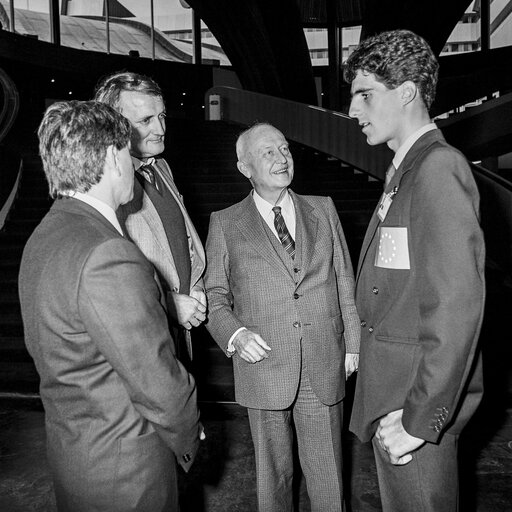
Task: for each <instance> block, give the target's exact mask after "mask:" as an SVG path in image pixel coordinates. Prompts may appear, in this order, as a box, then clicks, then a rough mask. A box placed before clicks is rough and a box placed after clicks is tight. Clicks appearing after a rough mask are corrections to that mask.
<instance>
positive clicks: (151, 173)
mask: <svg viewBox="0 0 512 512" xmlns="http://www.w3.org/2000/svg"><path fill="white" fill-rule="evenodd" d="M140 171H141V172H142V173H143V174H144V177H145V178H146V180H147V181H148V182H149V183H150V184H151V185H152V186H153V187H155V188H156V189H157V190H158V191H159V192H160V189H159V187H158V181H157V179H156V170H155V168H154V167H153V165H151V164H147V165H143V166H141V167H140Z"/></svg>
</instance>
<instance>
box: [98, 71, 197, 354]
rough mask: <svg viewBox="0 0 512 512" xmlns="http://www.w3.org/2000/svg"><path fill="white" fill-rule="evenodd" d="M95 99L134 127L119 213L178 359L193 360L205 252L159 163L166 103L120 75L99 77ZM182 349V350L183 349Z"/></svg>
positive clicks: (140, 82)
mask: <svg viewBox="0 0 512 512" xmlns="http://www.w3.org/2000/svg"><path fill="white" fill-rule="evenodd" d="M95 99H96V100H97V101H100V102H102V103H107V104H108V105H110V106H111V107H113V108H114V109H115V110H117V111H118V112H120V113H121V114H123V116H125V117H126V118H127V119H128V120H129V121H130V124H131V126H132V138H131V147H130V153H131V155H132V159H133V164H134V167H135V172H136V174H135V177H136V180H135V185H134V198H133V200H132V201H130V202H129V203H127V204H126V205H123V206H121V208H120V209H119V210H118V217H119V220H120V222H121V224H122V225H124V226H125V228H126V230H127V232H128V234H129V236H130V238H131V239H132V240H133V241H134V242H135V243H136V244H137V246H138V247H139V249H140V250H141V251H142V252H143V253H144V255H145V256H146V257H147V258H148V260H149V261H151V263H153V265H154V266H155V268H156V269H157V272H158V275H159V278H160V281H161V283H162V286H163V287H164V290H165V292H166V297H167V308H168V313H169V320H170V324H171V327H172V333H173V337H174V338H175V342H176V345H177V349H178V357H179V358H180V359H181V360H183V361H186V360H188V358H191V357H192V344H191V338H190V330H191V329H192V327H197V326H198V325H200V324H201V323H202V322H203V321H204V320H205V318H206V295H205V293H204V285H203V280H202V275H203V272H204V268H205V255H204V248H203V245H202V243H201V240H200V239H199V236H198V234H197V232H196V230H195V228H194V225H193V223H192V221H191V219H190V217H189V215H188V213H187V210H186V209H185V205H184V203H183V198H182V196H181V194H180V193H179V191H178V189H177V188H176V184H175V183H174V178H173V175H172V172H171V169H170V168H169V166H168V165H167V162H166V161H165V160H164V159H163V158H157V157H158V155H160V154H161V153H162V152H163V151H164V149H165V140H164V137H165V129H166V124H165V116H166V111H165V104H164V99H163V96H162V91H161V89H160V87H159V85H158V84H157V83H156V82H155V81H154V80H153V79H151V78H149V77H147V76H144V75H140V74H137V73H131V72H123V73H115V74H113V75H110V76H107V77H105V78H103V79H102V80H101V81H100V83H99V84H98V87H97V89H96V94H95ZM184 347H186V349H184Z"/></svg>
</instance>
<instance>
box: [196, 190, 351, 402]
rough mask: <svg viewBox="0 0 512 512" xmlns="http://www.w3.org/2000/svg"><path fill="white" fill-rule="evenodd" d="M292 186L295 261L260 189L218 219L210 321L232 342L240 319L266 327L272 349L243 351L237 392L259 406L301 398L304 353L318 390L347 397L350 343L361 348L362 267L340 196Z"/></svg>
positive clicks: (261, 330) (209, 279)
mask: <svg viewBox="0 0 512 512" xmlns="http://www.w3.org/2000/svg"><path fill="white" fill-rule="evenodd" d="M290 194H291V197H292V200H293V203H294V205H295V212H296V240H295V246H296V256H295V260H292V259H291V258H290V256H289V255H288V254H287V253H286V252H285V250H284V249H283V247H282V245H281V244H280V242H279V240H278V239H277V237H276V236H275V235H274V234H273V233H272V231H271V230H270V229H269V228H268V226H267V225H266V224H265V221H264V220H263V219H262V218H261V215H260V214H259V212H258V209H257V208H256V205H255V203H254V200H253V198H252V195H249V196H248V197H247V198H245V199H244V200H243V201H241V202H240V203H238V204H235V205H234V206H231V207H230V208H227V209H225V210H222V211H220V212H216V213H213V214H212V216H211V220H210V230H209V233H208V240H207V243H206V253H207V261H208V266H207V271H206V276H205V285H206V293H207V296H208V304H209V315H208V323H207V328H208V330H209V332H210V333H211V334H212V336H213V338H214V339H215V341H216V342H217V343H218V344H219V345H220V346H221V348H223V349H224V350H226V348H227V345H228V341H229V339H230V337H231V336H232V335H233V333H234V332H235V331H236V330H237V329H238V328H239V327H246V328H247V329H250V330H251V331H253V332H256V333H257V334H259V335H261V336H262V338H263V339H264V340H265V341H266V342H267V343H268V344H269V346H270V347H271V348H272V351H271V352H270V355H269V358H268V359H264V360H263V361H260V362H258V363H256V364H250V363H247V362H245V361H244V360H243V359H242V358H240V357H239V356H238V355H235V356H234V358H233V365H234V374H235V392H236V399H237V401H238V402H239V403H240V404H242V405H244V406H246V407H251V408H257V409H285V408H286V407H288V406H289V405H290V404H291V403H292V401H293V400H294V398H295V395H296V392H297V387H298V384H299V377H300V371H301V357H303V360H304V361H305V364H306V366H307V370H306V371H307V373H308V376H309V379H310V381H311V386H312V388H313V391H314V392H315V394H316V395H317V396H318V398H319V399H320V400H321V401H322V402H323V403H324V404H327V405H332V404H334V403H337V402H339V401H340V400H341V399H342V398H343V396H344V389H345V368H344V361H345V349H346V348H347V350H348V351H349V352H352V353H357V352H358V351H359V334H360V333H359V331H360V327H359V317H358V316H357V312H356V310H355V305H354V298H353V297H354V277H353V272H352V265H351V262H350V257H349V253H348V250H347V246H346V243H345V237H344V235H343V230H342V228H341V224H340V221H339V218H338V215H337V213H336V210H335V208H334V204H333V202H332V200H331V199H330V198H327V197H315V196H299V195H296V194H294V193H293V192H290ZM301 350H302V356H301Z"/></svg>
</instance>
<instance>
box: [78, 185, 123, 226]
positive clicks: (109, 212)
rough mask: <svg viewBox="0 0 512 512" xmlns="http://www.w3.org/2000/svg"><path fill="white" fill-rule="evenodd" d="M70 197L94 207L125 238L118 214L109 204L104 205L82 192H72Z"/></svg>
mask: <svg viewBox="0 0 512 512" xmlns="http://www.w3.org/2000/svg"><path fill="white" fill-rule="evenodd" d="M68 195H69V197H73V198H74V199H78V200H79V201H82V202H84V203H87V204H88V205H89V206H92V207H93V208H94V209H95V210H96V211H97V212H99V213H100V214H101V215H103V217H105V219H107V220H108V221H109V222H110V224H112V226H114V227H115V228H116V229H117V231H119V234H120V235H122V236H124V234H123V230H122V229H121V224H119V221H118V220H117V217H116V212H115V211H114V210H113V209H112V208H111V207H110V206H109V205H108V204H107V203H104V202H103V201H101V200H99V199H96V198H95V197H92V196H90V195H89V194H83V193H82V192H70V193H69V194H68Z"/></svg>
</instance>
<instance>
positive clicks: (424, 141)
mask: <svg viewBox="0 0 512 512" xmlns="http://www.w3.org/2000/svg"><path fill="white" fill-rule="evenodd" d="M437 141H444V137H443V134H442V133H441V131H440V130H438V129H436V130H431V131H429V132H427V133H425V134H424V135H422V136H421V137H420V138H419V139H418V140H417V141H416V142H415V143H414V144H413V145H412V147H411V149H409V151H408V152H407V154H406V155H405V158H404V160H403V161H402V163H401V164H400V165H399V167H398V169H397V170H396V172H395V175H394V176H393V179H392V180H391V182H390V184H389V186H388V189H387V190H392V189H393V188H394V187H396V189H397V194H399V193H400V183H401V181H402V178H403V176H404V175H405V174H407V173H408V172H409V171H410V170H411V169H413V167H414V163H415V161H416V159H417V158H418V156H419V155H420V153H422V152H423V151H424V150H425V148H427V147H428V146H430V145H431V144H433V143H434V142H437ZM381 200H382V197H381V199H379V202H378V203H377V206H376V208H375V211H374V212H373V215H372V218H371V220H370V224H369V225H368V229H367V230H366V235H365V237H364V241H363V245H362V247H361V254H360V256H359V264H358V267H357V278H356V284H357V281H358V280H359V273H360V271H361V267H362V265H363V261H364V259H365V258H366V253H367V252H368V248H369V247H370V244H371V242H372V240H373V238H374V237H375V233H376V232H377V228H378V227H379V224H380V219H379V217H378V216H377V211H378V208H379V204H380V202H381ZM392 207H393V206H392V205H391V207H390V208H392Z"/></svg>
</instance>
